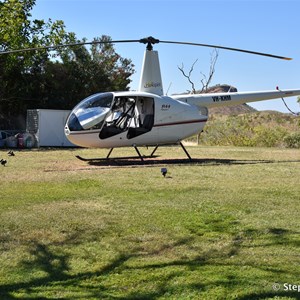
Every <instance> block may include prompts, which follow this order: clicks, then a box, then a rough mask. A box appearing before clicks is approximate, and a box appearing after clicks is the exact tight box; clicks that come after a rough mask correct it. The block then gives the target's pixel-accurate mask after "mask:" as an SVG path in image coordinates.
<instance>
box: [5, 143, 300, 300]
mask: <svg viewBox="0 0 300 300" xmlns="http://www.w3.org/2000/svg"><path fill="white" fill-rule="evenodd" d="M141 150H142V152H143V153H151V151H150V149H148V150H147V149H141ZM188 151H189V152H190V154H191V156H192V157H193V158H197V160H196V162H194V163H183V164H182V163H167V161H165V160H162V163H161V164H154V165H145V166H137V165H121V166H119V167H118V166H115V165H114V166H107V165H105V164H99V163H98V164H97V163H87V162H83V161H80V160H78V159H76V158H75V155H81V156H85V157H101V156H102V157H105V156H106V154H107V150H99V149H97V150H96V149H75V150H32V151H16V156H14V157H8V155H7V151H3V150H1V151H0V158H5V159H7V160H8V163H7V165H6V166H5V167H3V166H0V176H1V188H0V266H1V268H0V299H239V300H243V299H300V221H299V212H300V209H299V207H300V151H299V150H289V149H277V148H232V147H192V146H190V147H188ZM157 153H158V154H159V155H161V157H160V158H162V159H164V158H171V157H172V158H185V155H184V153H183V151H182V149H181V148H180V147H171V148H159V149H158V151H157ZM113 154H114V155H115V156H122V155H134V154H135V152H134V150H133V149H127V148H125V149H116V150H114V152H113ZM161 167H167V168H168V174H167V176H166V177H165V178H164V177H163V176H162V175H161V172H160V169H161ZM298 286H299V287H298ZM298 288H299V291H298Z"/></svg>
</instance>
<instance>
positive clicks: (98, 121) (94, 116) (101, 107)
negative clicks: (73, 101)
mask: <svg viewBox="0 0 300 300" xmlns="http://www.w3.org/2000/svg"><path fill="white" fill-rule="evenodd" d="M113 99H114V95H113V94H112V93H99V94H94V95H92V96H90V97H88V98H86V99H84V100H83V101H81V102H80V103H79V104H78V105H77V106H76V107H75V108H74V110H73V111H72V113H71V115H70V116H69V119H68V121H67V126H68V128H69V130H70V131H81V130H88V129H100V128H101V127H102V125H103V122H104V119H105V117H106V115H107V113H108V112H109V111H110V108H111V105H112V102H113Z"/></svg>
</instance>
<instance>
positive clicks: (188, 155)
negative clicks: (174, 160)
mask: <svg viewBox="0 0 300 300" xmlns="http://www.w3.org/2000/svg"><path fill="white" fill-rule="evenodd" d="M179 144H180V146H181V148H182V149H183V151H184V152H185V154H186V155H187V157H188V158H189V160H190V161H191V160H192V158H191V156H190V154H189V153H188V152H187V150H186V149H185V147H184V146H183V144H182V143H181V142H180V143H179Z"/></svg>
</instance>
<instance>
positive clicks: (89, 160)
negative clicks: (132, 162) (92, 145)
mask: <svg viewBox="0 0 300 300" xmlns="http://www.w3.org/2000/svg"><path fill="white" fill-rule="evenodd" d="M179 145H180V146H181V148H182V149H183V151H184V152H185V154H186V156H187V157H188V159H189V161H192V158H191V156H190V154H189V153H188V151H187V150H186V148H185V147H184V145H183V144H182V143H181V142H180V143H179ZM133 147H134V149H135V151H136V152H137V154H138V156H125V157H114V158H111V157H110V155H111V153H112V151H113V149H114V148H111V149H110V150H109V152H108V154H107V156H106V157H101V158H100V157H99V158H84V157H82V156H80V155H76V158H78V159H79V160H81V161H86V162H91V161H112V160H129V159H137V158H139V159H140V160H141V161H142V162H144V159H146V158H155V157H157V155H154V154H155V152H156V150H157V149H158V147H159V145H157V146H156V147H155V148H154V150H153V151H152V153H151V154H150V155H147V156H146V155H142V154H141V153H140V151H139V149H138V147H137V146H136V145H133Z"/></svg>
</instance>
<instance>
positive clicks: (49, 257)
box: [0, 222, 300, 300]
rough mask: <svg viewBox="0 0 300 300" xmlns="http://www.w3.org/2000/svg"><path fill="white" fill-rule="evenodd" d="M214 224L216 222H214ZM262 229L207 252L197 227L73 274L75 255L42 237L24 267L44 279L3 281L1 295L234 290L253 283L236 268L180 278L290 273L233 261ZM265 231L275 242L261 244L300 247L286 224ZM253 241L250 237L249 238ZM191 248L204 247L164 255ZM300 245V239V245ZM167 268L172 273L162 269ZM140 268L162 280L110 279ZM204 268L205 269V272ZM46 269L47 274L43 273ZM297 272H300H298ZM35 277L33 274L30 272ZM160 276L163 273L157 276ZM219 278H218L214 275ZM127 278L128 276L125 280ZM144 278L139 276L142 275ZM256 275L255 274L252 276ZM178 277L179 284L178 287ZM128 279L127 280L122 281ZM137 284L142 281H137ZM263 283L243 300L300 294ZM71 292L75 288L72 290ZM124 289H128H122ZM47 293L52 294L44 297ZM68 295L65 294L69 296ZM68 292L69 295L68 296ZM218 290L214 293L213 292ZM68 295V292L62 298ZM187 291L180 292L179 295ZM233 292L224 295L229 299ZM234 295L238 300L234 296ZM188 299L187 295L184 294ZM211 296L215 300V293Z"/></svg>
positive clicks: (148, 295)
mask: <svg viewBox="0 0 300 300" xmlns="http://www.w3.org/2000/svg"><path fill="white" fill-rule="evenodd" d="M213 223H214V222H213ZM212 226H213V227H212V228H213V229H212V230H215V231H216V232H219V233H221V234H226V233H227V232H222V229H221V227H220V226H217V227H216V225H215V224H212ZM262 234H263V233H262V232H261V231H258V230H255V229H251V230H247V231H245V232H244V233H242V234H238V235H237V234H233V235H232V238H231V242H230V244H229V245H226V246H225V247H222V248H220V249H218V250H214V249H206V250H205V251H204V250H203V249H201V248H197V246H195V244H196V243H195V242H196V240H197V239H198V238H199V232H197V231H191V232H190V233H189V234H187V236H186V237H182V238H178V239H177V240H172V242H170V241H169V242H168V243H166V244H162V245H161V246H160V247H159V248H157V249H152V250H148V251H145V249H144V248H143V247H140V246H139V245H136V247H133V248H132V249H131V250H130V251H128V253H120V252H116V253H117V254H116V256H115V258H114V259H113V260H111V261H109V262H108V263H107V264H106V265H104V266H103V267H102V268H100V269H99V270H96V271H90V272H79V273H77V274H73V273H72V271H71V266H70V259H71V257H70V255H69V254H66V253H64V252H63V251H62V250H57V248H56V247H55V246H53V245H51V244H50V245H45V244H42V243H40V242H37V241H36V242H32V243H31V244H30V248H29V254H30V255H31V257H32V259H31V260H30V261H23V262H22V263H21V267H22V268H23V269H24V270H26V272H27V274H31V272H33V273H34V272H35V271H39V276H40V277H39V278H31V279H28V280H26V279H24V280H23V281H20V282H17V283H11V284H3V285H0V299H7V300H12V299H20V295H22V298H21V299H27V300H33V299H40V300H43V299H48V300H49V299H50V300H52V299H65V300H66V299H120V300H121V299H157V298H159V297H168V296H170V297H171V298H172V299H175V298H176V293H177V292H179V293H181V292H183V291H184V295H186V297H187V298H189V299H190V297H189V292H196V293H197V294H199V298H198V299H201V298H202V297H200V296H201V293H202V292H203V291H206V292H207V291H208V290H213V289H218V288H220V287H221V288H224V289H227V296H228V294H229V292H228V291H230V290H231V289H232V290H234V289H237V288H241V287H242V288H243V286H244V288H245V289H246V288H247V283H245V282H243V280H241V279H240V278H238V275H236V274H233V273H231V275H230V274H223V275H222V276H223V277H222V278H224V279H222V280H220V278H219V279H217V278H215V279H210V280H208V281H206V282H201V281H203V280H201V279H199V282H195V281H194V282H186V283H182V282H181V283H177V281H178V279H179V278H185V277H188V274H189V273H193V272H195V271H200V272H201V270H202V269H204V268H207V267H212V268H220V270H222V268H223V267H229V268H241V267H243V268H252V269H255V270H257V271H263V272H264V273H267V274H271V275H272V276H280V275H281V276H284V275H285V274H284V271H283V270H278V269H276V268H275V267H271V266H270V265H265V266H264V265H261V266H260V265H256V264H255V263H249V262H248V263H246V262H244V263H242V264H241V263H240V262H237V261H232V262H230V258H231V257H232V256H236V255H238V254H239V252H240V251H241V250H242V249H243V248H244V247H248V245H245V244H246V243H248V242H249V238H255V237H257V236H261V235H262ZM264 234H268V237H269V239H270V242H269V243H266V244H265V243H264V242H263V243H262V245H261V246H263V247H268V246H271V245H277V244H278V245H281V244H282V243H285V244H286V246H287V247H289V246H295V245H294V244H293V243H292V242H291V244H289V239H288V235H290V234H297V233H293V232H290V231H289V230H286V229H283V228H269V229H267V230H266V231H265V232H264ZM246 241H247V242H246ZM67 243H69V246H72V244H71V242H70V241H67ZM182 246H184V247H188V248H190V249H193V250H198V251H199V255H194V256H192V257H190V258H183V257H180V256H175V257H174V258H173V259H168V260H165V259H162V260H160V261H159V259H161V258H163V257H164V254H165V253H166V252H168V251H173V250H174V251H175V252H176V251H177V252H178V251H179V250H180V249H181V247H182ZM297 246H299V244H297ZM153 257H158V259H156V260H155V261H151V259H150V260H149V261H147V263H146V264H145V263H143V260H145V259H146V258H153ZM132 259H133V260H135V263H134V264H131V263H130V260H132ZM163 270H166V272H161V271H163ZM139 271H145V273H146V274H148V273H150V274H153V273H157V274H159V280H155V281H154V282H151V280H152V279H151V276H150V277H146V278H143V279H141V282H142V283H144V284H150V286H151V287H152V289H149V290H146V291H145V289H141V288H140V285H139V282H136V283H134V282H130V284H131V285H133V286H134V288H131V289H130V290H127V288H128V287H126V284H125V285H123V287H116V286H115V285H116V283H115V284H107V279H108V278H110V277H114V276H119V275H120V274H122V273H123V272H125V273H124V276H125V277H126V274H129V273H128V272H130V273H135V272H139ZM201 273H202V272H201ZM40 274H43V275H40ZM292 275H294V277H296V276H299V274H298V273H297V274H292ZM29 276H30V275H29ZM157 276H158V275H157ZM212 278H213V277H212ZM268 278H269V277H268V276H267V275H266V277H265V278H264V281H267V280H268ZM123 280H125V279H123ZM137 280H138V281H139V280H140V279H139V278H138V279H137ZM252 280H253V278H252ZM174 282H175V286H176V288H175V287H174ZM121 283H122V281H121ZM135 284H136V286H135ZM267 289H268V291H266V287H262V292H255V291H253V290H251V289H249V292H244V294H243V295H242V296H237V297H234V299H237V300H246V299H252V300H253V299H272V298H274V299H275V298H276V299H278V297H281V296H282V297H290V298H291V299H300V293H299V292H297V291H293V290H287V291H286V290H283V286H281V288H280V290H278V291H277V290H274V291H272V282H271V283H270V286H269V287H267ZM67 291H69V292H67ZM122 291H123V293H122ZM39 295H46V296H39ZM63 295H65V296H63ZM66 295H67V296H66ZM212 295H213V294H212ZM62 296H63V297H62ZM180 297H181V296H180V295H179V298H180ZM226 298H227V297H226V296H225V295H224V299H226ZM228 298H230V299H233V297H231V296H229V297H228ZM180 299H182V298H180ZM206 299H208V298H206ZM210 299H214V298H213V296H212V297H211V298H210Z"/></svg>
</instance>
